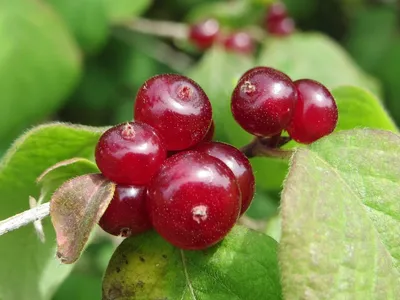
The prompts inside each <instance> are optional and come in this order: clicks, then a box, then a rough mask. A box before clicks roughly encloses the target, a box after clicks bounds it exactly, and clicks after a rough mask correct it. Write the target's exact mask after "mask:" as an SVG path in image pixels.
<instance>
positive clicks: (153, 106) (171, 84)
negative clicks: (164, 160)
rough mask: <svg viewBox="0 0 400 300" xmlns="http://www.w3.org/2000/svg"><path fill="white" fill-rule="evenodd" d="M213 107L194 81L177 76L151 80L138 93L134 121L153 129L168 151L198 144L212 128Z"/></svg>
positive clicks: (165, 75)
mask: <svg viewBox="0 0 400 300" xmlns="http://www.w3.org/2000/svg"><path fill="white" fill-rule="evenodd" d="M211 118H212V110H211V103H210V101H209V100H208V97H207V95H206V94H205V93H204V91H203V90H202V89H201V87H200V86H199V85H198V84H197V83H196V82H194V81H193V80H191V79H189V78H187V77H185V76H182V75H176V74H163V75H158V76H155V77H152V78H150V79H149V80H147V81H146V82H145V83H144V84H143V86H142V87H141V88H140V89H139V91H138V94H137V96H136V103H135V119H136V120H138V121H141V122H144V123H147V124H149V125H151V126H153V127H154V128H155V129H156V130H157V132H158V133H159V134H160V136H161V137H162V138H163V139H164V141H165V144H166V148H167V150H183V149H187V148H189V147H191V146H193V145H195V144H197V143H199V142H200V141H201V140H202V139H203V138H204V136H205V135H206V133H207V131H208V129H209V128H210V124H211Z"/></svg>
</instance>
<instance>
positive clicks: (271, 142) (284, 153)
mask: <svg viewBox="0 0 400 300" xmlns="http://www.w3.org/2000/svg"><path fill="white" fill-rule="evenodd" d="M280 139H281V140H276V137H275V136H274V137H271V138H268V139H262V138H257V137H256V138H254V140H253V141H252V142H250V144H248V145H246V146H243V147H242V148H240V151H242V152H243V154H244V155H246V156H247V157H248V158H252V157H262V156H264V157H274V158H281V159H289V158H290V157H291V156H292V154H293V151H292V150H283V149H280V148H277V147H280V146H282V145H283V144H285V143H287V142H288V141H289V140H290V139H288V138H286V137H281V138H280Z"/></svg>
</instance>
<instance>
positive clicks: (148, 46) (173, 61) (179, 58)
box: [113, 27, 193, 73]
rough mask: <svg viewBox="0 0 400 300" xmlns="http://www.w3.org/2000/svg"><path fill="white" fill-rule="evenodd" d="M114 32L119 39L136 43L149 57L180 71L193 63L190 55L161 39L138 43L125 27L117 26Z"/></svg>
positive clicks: (183, 70)
mask: <svg viewBox="0 0 400 300" xmlns="http://www.w3.org/2000/svg"><path fill="white" fill-rule="evenodd" d="M113 33H114V36H115V37H117V38H118V39H121V40H123V41H125V42H126V43H129V44H131V45H134V46H135V47H136V48H137V49H139V50H140V51H142V52H144V53H146V54H147V55H148V56H149V57H151V58H153V59H154V60H156V61H158V62H160V63H162V64H165V65H166V66H168V67H170V68H171V69H172V70H175V71H176V72H178V73H183V72H185V71H186V70H187V69H188V68H189V67H190V66H191V65H192V64H193V60H192V58H191V57H190V56H188V55H186V54H185V53H183V52H180V51H177V50H175V49H174V48H172V47H171V46H169V45H168V44H167V43H165V42H163V41H161V40H158V39H152V41H151V43H148V42H147V43H143V42H142V43H137V41H136V40H135V37H134V36H133V35H132V34H131V32H129V31H128V30H126V28H125V27H120V28H115V29H114V31H113Z"/></svg>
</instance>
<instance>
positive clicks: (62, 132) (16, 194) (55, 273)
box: [0, 123, 104, 300]
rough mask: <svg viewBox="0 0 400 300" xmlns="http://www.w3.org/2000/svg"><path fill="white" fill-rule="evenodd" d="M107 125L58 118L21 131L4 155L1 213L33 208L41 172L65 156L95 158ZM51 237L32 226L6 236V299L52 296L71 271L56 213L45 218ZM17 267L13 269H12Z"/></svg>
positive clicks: (0, 292)
mask: <svg viewBox="0 0 400 300" xmlns="http://www.w3.org/2000/svg"><path fill="white" fill-rule="evenodd" d="M103 131H104V128H92V127H85V126H72V125H67V124H61V123H55V124H48V125H43V126H39V127H36V128H34V129H32V130H31V131H28V132H27V133H26V134H25V135H23V136H21V137H20V138H19V139H18V140H17V141H16V142H15V143H14V144H13V145H12V147H11V148H10V149H9V150H8V152H7V153H6V155H5V156H4V157H3V158H2V160H1V161H0V194H1V195H2V197H1V199H0V219H1V220H3V219H6V218H8V217H10V216H13V215H15V214H17V213H20V212H22V211H24V210H27V209H29V204H28V199H29V196H33V197H35V198H36V199H38V198H39V195H40V188H39V186H38V185H37V184H36V182H35V181H36V178H37V177H38V176H39V175H40V174H41V173H42V172H43V171H44V170H46V169H47V168H49V167H51V166H52V165H54V164H56V163H58V162H59V161H62V160H66V159H70V158H73V157H75V156H80V157H83V158H92V157H93V152H94V147H95V145H96V143H97V141H98V139H99V137H100V135H101V133H102V132H103ZM43 227H44V231H45V235H46V243H44V244H43V243H41V242H40V241H39V239H38V238H37V236H36V234H35V231H34V228H33V227H32V226H26V227H23V228H20V229H18V230H16V231H13V232H10V233H7V234H6V235H4V236H1V237H0V257H1V258H2V259H1V260H0V299H7V300H32V299H35V300H48V299H50V298H51V295H52V293H53V292H54V290H55V289H56V288H57V286H58V285H59V284H60V282H61V281H62V280H63V279H64V278H65V277H66V276H67V274H68V273H69V271H70V269H71V268H70V267H69V266H60V264H59V263H58V261H57V260H56V259H54V253H55V252H56V251H55V235H54V229H53V228H52V225H51V222H50V219H45V220H44V221H43ZM10 270H12V272H10Z"/></svg>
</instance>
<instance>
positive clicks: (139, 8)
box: [105, 0, 153, 23]
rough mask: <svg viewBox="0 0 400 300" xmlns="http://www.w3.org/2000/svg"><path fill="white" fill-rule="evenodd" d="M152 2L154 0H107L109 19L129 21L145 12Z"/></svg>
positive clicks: (115, 21)
mask: <svg viewBox="0 0 400 300" xmlns="http://www.w3.org/2000/svg"><path fill="white" fill-rule="evenodd" d="M152 2H153V1H152V0H105V3H106V6H107V14H108V19H109V20H110V21H111V22H112V23H121V22H124V21H128V20H129V19H131V18H132V17H135V16H139V15H141V14H142V13H143V12H145V11H146V9H148V8H149V7H150V5H151V4H152Z"/></svg>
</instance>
